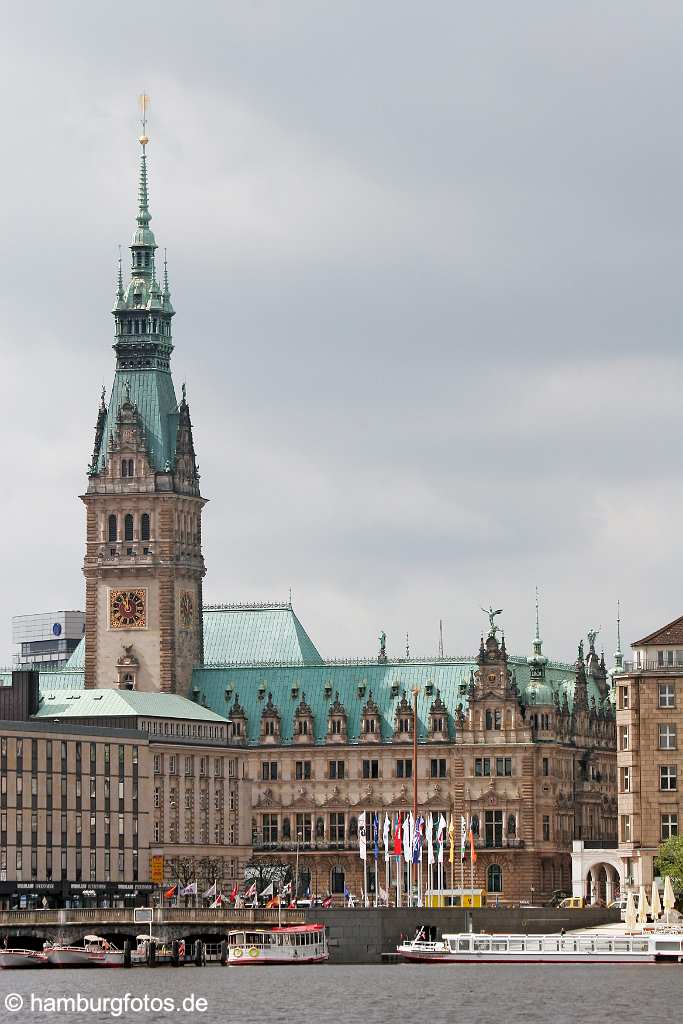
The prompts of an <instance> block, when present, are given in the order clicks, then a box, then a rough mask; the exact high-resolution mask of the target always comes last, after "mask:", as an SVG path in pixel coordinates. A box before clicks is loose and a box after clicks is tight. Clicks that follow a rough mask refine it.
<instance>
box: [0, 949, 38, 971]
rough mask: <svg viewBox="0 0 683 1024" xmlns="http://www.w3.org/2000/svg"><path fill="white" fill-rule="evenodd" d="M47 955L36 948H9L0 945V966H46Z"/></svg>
mask: <svg viewBox="0 0 683 1024" xmlns="http://www.w3.org/2000/svg"><path fill="white" fill-rule="evenodd" d="M46 964H47V957H46V956H45V954H44V953H41V952H39V951H38V950H36V949H7V948H6V947H2V946H0V967H21V968H24V967H45V965H46Z"/></svg>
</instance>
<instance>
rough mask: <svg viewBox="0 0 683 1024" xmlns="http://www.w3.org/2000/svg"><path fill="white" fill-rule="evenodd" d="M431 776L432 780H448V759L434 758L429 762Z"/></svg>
mask: <svg viewBox="0 0 683 1024" xmlns="http://www.w3.org/2000/svg"><path fill="white" fill-rule="evenodd" d="M429 774H430V777H431V778H432V779H445V778H446V758H445V757H432V758H431V759H430V762H429Z"/></svg>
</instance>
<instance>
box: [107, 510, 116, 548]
mask: <svg viewBox="0 0 683 1024" xmlns="http://www.w3.org/2000/svg"><path fill="white" fill-rule="evenodd" d="M107 539H108V540H109V543H110V544H115V543H116V540H117V537H116V516H114V515H112V516H109V519H108V520H107Z"/></svg>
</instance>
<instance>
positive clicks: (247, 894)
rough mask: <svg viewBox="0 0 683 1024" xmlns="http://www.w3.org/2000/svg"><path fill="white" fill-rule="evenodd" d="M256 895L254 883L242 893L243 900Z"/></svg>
mask: <svg viewBox="0 0 683 1024" xmlns="http://www.w3.org/2000/svg"><path fill="white" fill-rule="evenodd" d="M255 895H256V882H252V883H251V885H250V886H249V888H248V889H247V891H246V892H245V893H243V899H245V900H248V899H249V897H250V896H255Z"/></svg>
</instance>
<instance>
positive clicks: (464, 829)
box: [460, 815, 467, 860]
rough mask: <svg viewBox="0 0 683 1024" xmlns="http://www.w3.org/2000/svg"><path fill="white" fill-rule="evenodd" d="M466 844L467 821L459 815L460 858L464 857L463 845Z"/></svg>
mask: <svg viewBox="0 0 683 1024" xmlns="http://www.w3.org/2000/svg"><path fill="white" fill-rule="evenodd" d="M466 845H467V822H466V821H465V819H464V817H463V816H462V815H460V859H461V860H464V859H465V846H466Z"/></svg>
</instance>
